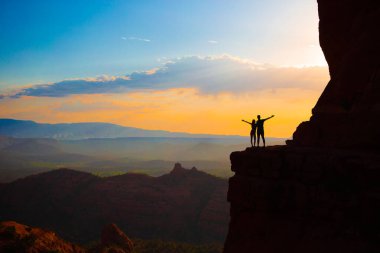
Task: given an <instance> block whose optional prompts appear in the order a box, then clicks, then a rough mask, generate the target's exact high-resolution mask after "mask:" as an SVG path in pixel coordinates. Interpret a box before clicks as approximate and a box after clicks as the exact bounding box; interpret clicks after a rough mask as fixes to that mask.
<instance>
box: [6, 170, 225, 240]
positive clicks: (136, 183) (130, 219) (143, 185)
mask: <svg viewBox="0 0 380 253" xmlns="http://www.w3.org/2000/svg"><path fill="white" fill-rule="evenodd" d="M226 194H227V180H224V179H220V178H217V177H214V176H211V175H208V174H206V173H204V172H201V171H198V170H197V169H195V168H193V169H185V168H183V167H182V166H181V165H180V164H176V166H175V168H174V169H173V170H172V171H171V173H169V174H166V175H163V176H160V177H151V176H147V175H143V174H132V173H131V174H124V175H120V176H114V177H107V178H99V177H96V176H94V175H91V174H88V173H84V172H79V171H74V170H68V169H60V170H55V171H51V172H47V173H42V174H38V175H35V176H30V177H26V178H24V179H20V180H17V181H15V182H12V183H8V184H3V185H2V186H1V185H0V207H1V208H0V217H1V218H2V219H8V220H10V219H12V220H17V221H20V222H23V223H26V224H30V225H33V226H38V227H44V228H47V229H50V230H53V231H56V232H57V233H59V234H60V235H62V236H63V238H64V239H66V240H70V241H73V242H80V243H85V242H89V241H93V240H97V238H98V237H99V234H98V231H100V230H101V229H102V227H103V226H104V225H105V224H108V223H116V224H118V226H120V228H121V229H122V230H123V231H125V232H126V233H127V234H128V235H130V236H131V237H137V238H142V239H152V238H154V239H158V238H159V239H162V240H172V241H183V242H192V243H210V242H220V243H221V242H223V240H224V239H225V236H226V234H227V225H228V203H227V202H226V201H225V195H226Z"/></svg>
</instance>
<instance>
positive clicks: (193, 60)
mask: <svg viewBox="0 0 380 253" xmlns="http://www.w3.org/2000/svg"><path fill="white" fill-rule="evenodd" d="M327 81H328V70H327V68H326V67H304V68H296V67H276V66H272V65H268V64H260V63H255V62H253V61H250V60H246V59H242V58H238V57H233V56H229V55H221V56H207V57H200V56H188V57H181V58H176V59H171V60H170V61H166V62H165V63H163V65H161V66H160V67H158V68H154V69H152V70H148V71H141V72H134V73H131V74H129V75H125V76H107V75H103V76H99V77H94V78H82V79H71V80H63V81H61V82H56V83H52V84H40V85H34V86H31V87H26V88H24V89H22V90H21V91H18V92H16V93H15V94H14V95H13V97H20V96H48V97H63V96H68V95H72V94H104V93H126V92H130V91H133V90H141V89H151V90H161V89H167V88H196V89H197V90H199V91H200V92H202V93H208V94H210V93H214V94H216V93H220V92H230V93H244V92H247V91H258V90H276V89H277V88H302V89H318V90H321V89H322V87H324V85H325V84H326V83H327ZM0 96H1V95H0ZM3 96H4V94H3Z"/></svg>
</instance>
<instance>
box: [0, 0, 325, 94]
mask: <svg viewBox="0 0 380 253" xmlns="http://www.w3.org/2000/svg"><path fill="white" fill-rule="evenodd" d="M0 5H1V8H0V34H1V35H0V36H1V40H0V89H2V88H9V87H17V86H22V85H27V84H38V83H49V82H58V81H61V80H65V79H71V78H86V77H93V76H99V75H103V74H107V75H125V74H130V73H132V72H134V71H145V70H148V69H151V68H154V67H159V66H160V65H161V64H162V61H166V60H167V59H172V58H177V57H184V56H189V55H191V56H194V55H196V56H208V55H221V54H229V55H234V56H238V57H242V58H245V59H250V60H252V61H256V62H260V63H269V64H274V65H298V66H299V65H319V64H321V62H322V63H323V61H321V59H322V57H321V52H320V49H319V47H315V45H317V44H318V35H317V21H318V18H317V10H316V9H317V3H316V1H315V0H291V1H283V0H266V1H261V0H260V1H258V0H246V1H245V0H240V1H227V0H221V1H220V0H218V1H217V0H196V1H172V0H171V1H169V0H162V1H152V0H150V1H149V0H148V1H130V0H129V1H115V0H114V1H112V0H104V1H100V0H91V1H84V0H76V1H73V0H68V1H55V0H50V1H48V0H46V1H43V0H40V1H17V0H15V1H2V2H1V4H0Z"/></svg>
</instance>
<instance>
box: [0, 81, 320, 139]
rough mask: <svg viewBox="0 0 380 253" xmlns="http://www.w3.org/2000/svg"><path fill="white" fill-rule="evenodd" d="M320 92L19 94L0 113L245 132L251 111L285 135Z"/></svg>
mask: <svg viewBox="0 0 380 253" xmlns="http://www.w3.org/2000/svg"><path fill="white" fill-rule="evenodd" d="M319 94H320V91H316V90H302V89H295V88H292V89H290V88H286V89H276V90H264V91H259V92H248V93H245V94H230V93H221V94H217V95H208V94H202V93H200V92H199V91H198V90H196V89H193V88H174V89H167V90H160V91H151V90H150V91H149V90H148V91H139V92H133V93H126V94H95V95H71V96H68V97H63V98H52V97H21V98H18V99H8V98H7V99H3V100H0V117H3V118H4V117H7V118H15V119H28V120H34V121H37V122H40V123H63V122H65V123H69V122H72V123H73V122H109V123H114V124H119V125H123V126H131V127H137V128H143V129H150V130H166V131H172V132H187V133H208V134H227V135H248V134H249V131H250V127H249V125H247V124H244V123H242V122H241V119H245V120H252V119H253V118H256V116H257V114H260V115H261V116H262V117H268V116H270V115H272V114H274V115H276V116H275V118H273V119H271V120H270V121H268V122H266V124H265V128H266V130H265V131H266V135H267V136H271V137H286V138H288V137H291V135H292V133H293V132H294V130H295V129H296V127H297V125H298V124H299V123H300V122H302V121H305V120H308V119H309V117H310V115H311V108H312V107H313V106H314V104H315V102H316V100H317V98H318V96H319Z"/></svg>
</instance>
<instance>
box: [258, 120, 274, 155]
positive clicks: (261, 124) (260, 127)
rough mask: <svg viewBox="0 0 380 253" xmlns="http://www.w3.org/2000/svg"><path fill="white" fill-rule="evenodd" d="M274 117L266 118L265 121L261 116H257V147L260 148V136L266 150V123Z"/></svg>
mask: <svg viewBox="0 0 380 253" xmlns="http://www.w3.org/2000/svg"><path fill="white" fill-rule="evenodd" d="M273 117H274V115H272V116H270V117H268V118H265V119H261V116H260V115H257V121H256V127H257V147H259V146H260V136H261V138H262V140H263V144H264V148H265V136H264V122H265V121H266V120H268V119H271V118H273Z"/></svg>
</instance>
